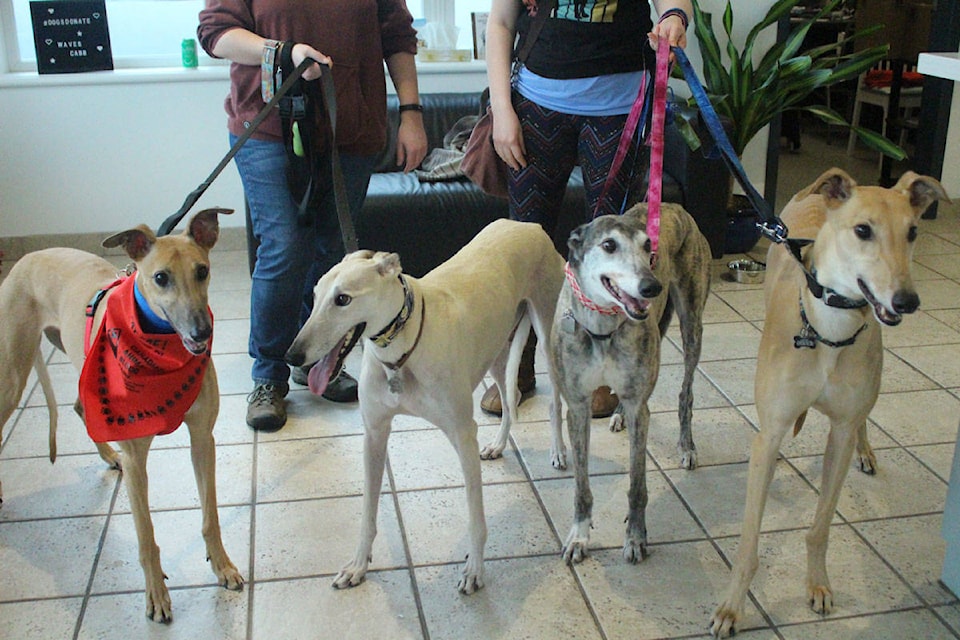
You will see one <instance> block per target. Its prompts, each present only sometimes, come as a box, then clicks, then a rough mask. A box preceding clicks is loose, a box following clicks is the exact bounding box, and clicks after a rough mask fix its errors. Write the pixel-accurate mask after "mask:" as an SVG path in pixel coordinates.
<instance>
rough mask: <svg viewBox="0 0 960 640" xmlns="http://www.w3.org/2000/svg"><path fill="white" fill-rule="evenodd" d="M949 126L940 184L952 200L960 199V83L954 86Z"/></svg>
mask: <svg viewBox="0 0 960 640" xmlns="http://www.w3.org/2000/svg"><path fill="white" fill-rule="evenodd" d="M948 126H949V128H948V129H947V146H946V149H945V151H944V157H943V171H942V172H941V176H940V183H941V184H942V185H943V188H944V189H946V190H947V194H948V195H949V196H950V197H951V198H960V82H956V83H954V85H953V102H952V103H951V105H950V124H949V125H948Z"/></svg>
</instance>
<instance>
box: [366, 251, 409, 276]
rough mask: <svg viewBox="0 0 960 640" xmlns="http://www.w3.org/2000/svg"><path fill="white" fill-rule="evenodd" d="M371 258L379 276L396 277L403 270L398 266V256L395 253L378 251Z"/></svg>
mask: <svg viewBox="0 0 960 640" xmlns="http://www.w3.org/2000/svg"><path fill="white" fill-rule="evenodd" d="M373 260H374V263H375V264H376V265H377V273H379V274H380V275H381V276H389V277H391V278H396V277H397V276H399V275H400V272H401V271H403V267H401V266H400V256H399V255H397V254H395V253H387V252H385V251H378V252H377V253H376V255H374V256H373Z"/></svg>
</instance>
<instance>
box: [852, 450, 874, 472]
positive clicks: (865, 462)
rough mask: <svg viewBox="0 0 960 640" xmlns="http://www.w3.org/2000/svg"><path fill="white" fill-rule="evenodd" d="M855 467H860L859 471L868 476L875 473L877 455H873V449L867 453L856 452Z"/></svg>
mask: <svg viewBox="0 0 960 640" xmlns="http://www.w3.org/2000/svg"><path fill="white" fill-rule="evenodd" d="M857 467H859V468H860V471H862V472H863V473H865V474H867V475H868V476H873V475H876V474H877V457H876V456H875V455H873V451H871V452H870V453H869V454H866V455H864V454H857Z"/></svg>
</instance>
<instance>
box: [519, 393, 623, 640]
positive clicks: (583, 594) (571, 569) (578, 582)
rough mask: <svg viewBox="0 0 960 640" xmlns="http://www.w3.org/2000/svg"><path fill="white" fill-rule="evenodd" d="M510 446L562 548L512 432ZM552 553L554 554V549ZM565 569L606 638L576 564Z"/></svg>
mask: <svg viewBox="0 0 960 640" xmlns="http://www.w3.org/2000/svg"><path fill="white" fill-rule="evenodd" d="M562 410H563V409H562V407H555V408H554V411H560V412H562ZM509 440H510V446H511V447H512V449H513V455H514V456H516V458H517V462H518V463H519V464H520V468H521V469H522V470H523V475H524V477H525V478H526V483H527V484H528V485H529V487H530V490H531V491H533V495H534V497H535V498H536V499H537V504H539V505H540V513H541V515H542V516H543V518H544V519H545V520H546V521H547V523H549V525H550V530H551V532H552V533H553V538H554V541H555V542H556V543H557V545H558V546H560V547H561V548H563V539H562V538H561V537H560V532H559V531H557V528H556V525H555V523H554V521H553V519H552V518H551V517H550V512H549V511H548V509H547V505H546V504H545V503H544V501H543V496H542V495H541V494H540V490H539V489H538V488H537V483H536V482H535V481H534V479H533V475H532V474H531V473H530V467H529V466H528V465H527V462H526V460H525V459H524V457H523V455H522V454H521V453H520V447H519V446H518V445H517V441H516V439H515V438H514V436H513V433H511V434H510V435H509ZM553 555H554V556H555V555H556V551H554V553H553ZM567 571H568V572H569V573H570V575H571V577H572V578H573V581H574V584H576V585H577V590H578V591H579V592H580V597H581V598H582V599H583V603H584V606H586V608H587V612H588V613H589V614H590V618H591V620H593V624H594V626H595V627H596V629H597V633H598V634H600V638H601V639H602V640H607V638H608V636H607V632H606V630H605V629H604V628H603V624H602V623H601V622H600V614H599V613H598V612H597V610H596V608H595V607H594V606H593V601H592V600H591V599H590V596H589V594H588V593H587V588H586V585H584V583H583V580H582V578H581V577H580V572H579V571H577V568H576V566H574V565H573V564H572V563H567Z"/></svg>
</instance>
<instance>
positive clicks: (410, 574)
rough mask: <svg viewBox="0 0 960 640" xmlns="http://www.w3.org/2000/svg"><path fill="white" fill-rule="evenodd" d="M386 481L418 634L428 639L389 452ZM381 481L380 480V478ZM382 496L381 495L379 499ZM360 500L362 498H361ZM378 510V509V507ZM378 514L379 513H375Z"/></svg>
mask: <svg viewBox="0 0 960 640" xmlns="http://www.w3.org/2000/svg"><path fill="white" fill-rule="evenodd" d="M386 458H387V459H386V460H385V462H384V464H385V466H386V473H387V482H388V486H389V487H390V496H391V499H392V500H393V510H394V512H395V513H396V516H397V526H398V528H399V529H400V539H401V540H402V541H403V555H404V557H405V558H406V562H407V575H408V577H409V579H410V590H411V592H412V593H413V601H414V604H416V606H417V617H418V618H419V622H420V634H421V635H422V636H423V640H430V628H429V626H428V625H427V613H426V611H424V609H423V597H422V596H421V595H420V583H419V581H418V580H417V572H416V567H415V565H414V563H413V553H412V552H411V551H410V541H409V540H408V538H407V528H406V526H405V525H404V523H403V514H402V513H401V512H400V497H399V495H398V493H397V484H396V479H395V478H394V476H393V464H392V463H391V461H390V453H389V452H387V453H386ZM381 482H382V480H381ZM382 498H383V496H382V495H381V500H382ZM361 500H362V498H361ZM378 511H379V509H378ZM377 516H379V513H378V514H377Z"/></svg>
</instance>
